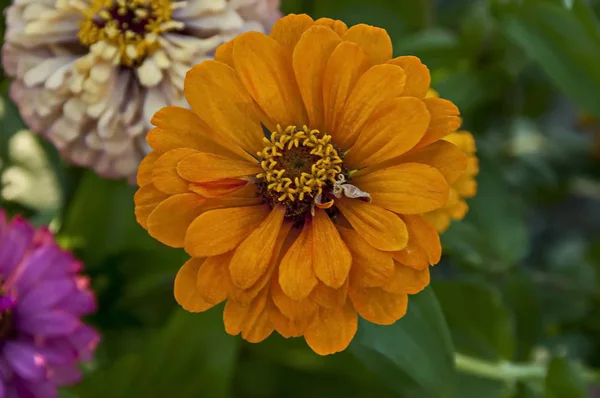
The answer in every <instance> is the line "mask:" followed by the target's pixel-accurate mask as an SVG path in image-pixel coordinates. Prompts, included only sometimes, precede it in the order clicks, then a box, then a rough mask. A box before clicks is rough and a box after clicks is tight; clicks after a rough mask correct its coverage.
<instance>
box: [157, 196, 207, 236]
mask: <svg viewBox="0 0 600 398" xmlns="http://www.w3.org/2000/svg"><path fill="white" fill-rule="evenodd" d="M204 203H205V199H204V198H202V197H201V196H198V195H196V194H195V193H182V194H179V195H175V196H171V197H170V198H168V199H165V200H164V201H163V202H161V203H160V204H159V205H158V206H156V209H154V211H153V212H152V213H151V214H150V216H149V217H148V233H149V234H150V235H151V236H152V237H153V238H155V239H156V240H158V241H159V242H161V243H164V244H165V245H167V246H171V247H183V243H184V239H185V235H186V231H187V229H188V227H189V226H190V224H191V223H192V221H194V219H195V218H196V217H198V216H199V215H200V214H201V213H202V212H203V211H204V208H203V206H204Z"/></svg>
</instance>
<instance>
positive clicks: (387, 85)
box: [333, 65, 429, 149]
mask: <svg viewBox="0 0 600 398" xmlns="http://www.w3.org/2000/svg"><path fill="white" fill-rule="evenodd" d="M338 73H339V72H338ZM405 83H406V73H404V70H402V68H400V67H399V66H396V65H377V66H374V67H372V68H371V69H369V70H368V71H366V72H365V73H364V74H363V75H362V76H361V77H360V79H358V81H357V82H356V86H355V87H354V90H352V93H351V94H350V96H349V97H348V100H347V101H346V105H345V106H344V111H343V114H342V118H341V121H340V123H339V125H338V126H337V127H336V130H335V135H334V136H333V138H334V140H335V142H336V144H338V145H339V146H340V147H341V148H343V149H348V148H349V147H350V146H352V145H353V144H354V142H355V141H356V139H357V138H358V136H359V134H361V132H362V131H363V128H364V127H365V126H366V127H369V126H368V124H367V120H368V119H369V117H370V116H371V114H373V113H374V112H375V111H376V109H377V108H378V107H379V106H380V105H381V104H383V103H384V102H386V101H387V100H390V99H392V98H396V97H398V96H400V94H402V91H404V84H405ZM408 105H410V104H408V103H407V106H408ZM414 109H415V106H411V107H409V108H407V109H403V110H402V112H401V113H400V114H399V115H396V116H397V117H401V119H402V120H404V119H406V118H407V117H408V116H409V115H411V113H409V112H411V111H413V110H414ZM423 109H425V106H423ZM377 114H378V115H379V116H378V117H379V118H380V117H382V116H383V115H380V114H381V112H378V113H377ZM428 122H429V120H428Z"/></svg>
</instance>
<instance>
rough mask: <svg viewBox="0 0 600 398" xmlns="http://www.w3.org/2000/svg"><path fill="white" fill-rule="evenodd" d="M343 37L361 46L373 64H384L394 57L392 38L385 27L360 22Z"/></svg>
mask: <svg viewBox="0 0 600 398" xmlns="http://www.w3.org/2000/svg"><path fill="white" fill-rule="evenodd" d="M343 39H344V41H350V42H353V43H356V44H358V45H359V46H361V47H362V49H363V51H364V52H365V54H367V55H368V56H369V58H370V59H371V63H372V64H373V65H377V64H382V63H384V62H387V61H389V60H390V59H391V58H392V51H393V49H392V39H390V36H389V35H388V34H387V32H386V31H385V29H381V28H376V27H374V26H369V25H365V24H358V25H354V26H353V27H351V28H350V29H348V32H346V34H345V35H344V37H343Z"/></svg>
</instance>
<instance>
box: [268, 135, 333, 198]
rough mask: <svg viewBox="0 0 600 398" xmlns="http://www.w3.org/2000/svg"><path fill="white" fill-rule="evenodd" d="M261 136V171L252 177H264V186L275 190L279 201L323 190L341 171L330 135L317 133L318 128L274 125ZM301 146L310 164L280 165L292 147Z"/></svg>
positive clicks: (290, 155)
mask: <svg viewBox="0 0 600 398" xmlns="http://www.w3.org/2000/svg"><path fill="white" fill-rule="evenodd" d="M263 140H264V142H265V144H266V146H265V149H263V150H262V152H258V156H259V157H260V158H261V162H260V165H261V166H262V168H263V170H264V172H262V173H260V174H258V175H257V176H256V177H257V178H259V179H265V180H266V182H267V183H268V185H267V188H268V189H269V190H271V191H273V192H276V193H277V194H279V196H278V198H277V200H279V201H280V202H282V201H284V200H286V199H289V200H290V201H295V200H299V201H303V200H304V198H305V196H306V195H310V196H312V197H313V198H314V197H315V196H316V195H319V194H321V193H323V187H324V186H325V185H326V184H327V183H331V184H335V181H336V176H337V175H338V174H339V173H341V172H342V167H341V164H342V159H341V158H340V157H339V155H338V153H337V151H336V149H335V148H334V147H333V145H332V144H331V136H330V135H328V134H321V133H320V132H319V130H310V129H309V128H308V127H306V126H304V127H302V129H298V128H296V126H289V127H287V128H286V129H285V130H283V129H282V128H281V126H279V125H278V126H277V131H274V132H272V133H271V137H270V138H264V139H263ZM302 149H305V152H304V153H303V155H304V157H305V158H307V159H305V160H307V161H310V162H311V163H312V164H311V165H310V167H308V166H306V170H301V171H299V172H297V173H294V172H293V170H286V169H285V168H283V167H282V164H284V163H286V162H288V161H289V159H290V158H291V157H293V154H294V151H298V150H302ZM301 156H302V155H301ZM293 174H298V175H297V176H294V175H293Z"/></svg>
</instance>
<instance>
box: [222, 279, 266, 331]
mask: <svg viewBox="0 0 600 398" xmlns="http://www.w3.org/2000/svg"><path fill="white" fill-rule="evenodd" d="M266 304H267V289H264V290H263V291H262V292H261V294H260V295H258V296H257V297H256V298H255V299H254V300H252V303H250V305H248V306H242V305H240V304H239V303H236V302H235V301H234V300H227V305H225V310H224V311H223V321H224V324H225V331H226V332H227V333H229V334H231V335H237V334H239V333H240V332H241V333H242V338H244V339H245V340H247V341H249V342H251V343H258V342H260V341H262V340H264V339H266V338H267V337H268V336H269V335H270V334H271V333H272V332H273V325H272V323H271V321H270V319H269V314H268V312H267V309H266Z"/></svg>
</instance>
